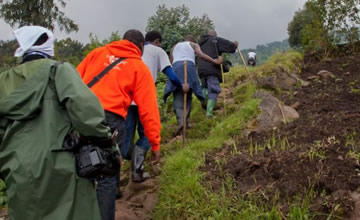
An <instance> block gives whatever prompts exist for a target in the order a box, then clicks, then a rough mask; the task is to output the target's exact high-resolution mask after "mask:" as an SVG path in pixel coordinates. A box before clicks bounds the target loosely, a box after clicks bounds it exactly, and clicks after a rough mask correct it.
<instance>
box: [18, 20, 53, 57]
mask: <svg viewBox="0 0 360 220" xmlns="http://www.w3.org/2000/svg"><path fill="white" fill-rule="evenodd" d="M14 35H15V38H16V41H17V42H18V44H19V48H18V49H17V50H16V51H15V54H14V56H16V57H21V56H23V55H24V54H29V53H33V52H37V53H43V54H46V55H47V56H50V57H52V56H54V40H55V37H54V35H53V33H52V32H51V31H50V30H49V29H47V28H44V27H41V26H23V27H21V28H19V29H17V30H15V31H14Z"/></svg>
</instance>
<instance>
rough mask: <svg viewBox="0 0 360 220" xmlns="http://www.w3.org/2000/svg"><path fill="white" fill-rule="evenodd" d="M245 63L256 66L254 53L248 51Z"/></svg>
mask: <svg viewBox="0 0 360 220" xmlns="http://www.w3.org/2000/svg"><path fill="white" fill-rule="evenodd" d="M247 63H248V65H249V66H256V53H255V52H252V51H250V52H249V53H248V56H247Z"/></svg>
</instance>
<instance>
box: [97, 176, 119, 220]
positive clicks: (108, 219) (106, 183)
mask: <svg viewBox="0 0 360 220" xmlns="http://www.w3.org/2000/svg"><path fill="white" fill-rule="evenodd" d="M116 184H117V177H116V176H113V177H109V178H104V179H101V180H98V184H97V189H96V195H97V199H98V204H99V208H100V214H101V219H102V220H114V219H115V200H116Z"/></svg>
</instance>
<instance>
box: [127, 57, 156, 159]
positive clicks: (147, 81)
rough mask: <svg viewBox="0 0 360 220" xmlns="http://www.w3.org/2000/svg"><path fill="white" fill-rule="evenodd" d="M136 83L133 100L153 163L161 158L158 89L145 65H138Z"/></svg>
mask: <svg viewBox="0 0 360 220" xmlns="http://www.w3.org/2000/svg"><path fill="white" fill-rule="evenodd" d="M135 74H137V75H136V77H135V79H136V81H135V83H134V88H133V100H134V101H135V103H136V104H137V106H138V109H139V116H140V121H141V123H142V124H143V125H144V130H145V135H146V137H147V138H148V139H149V142H150V144H151V146H152V153H153V156H154V158H153V163H157V162H158V160H159V156H160V153H159V151H160V139H161V138H160V130H161V123H160V113H159V108H158V104H157V97H156V88H155V84H154V80H153V78H152V76H151V73H150V70H149V69H148V68H147V66H146V65H145V64H141V63H138V65H137V70H136V73H135Z"/></svg>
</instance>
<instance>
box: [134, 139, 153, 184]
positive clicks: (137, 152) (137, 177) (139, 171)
mask: <svg viewBox="0 0 360 220" xmlns="http://www.w3.org/2000/svg"><path fill="white" fill-rule="evenodd" d="M146 152H147V150H144V149H143V148H141V147H139V146H138V145H136V144H135V145H134V148H133V150H132V154H131V179H132V181H133V182H143V181H145V180H146V179H148V178H149V177H150V175H149V173H146V172H144V161H145V157H146Z"/></svg>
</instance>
